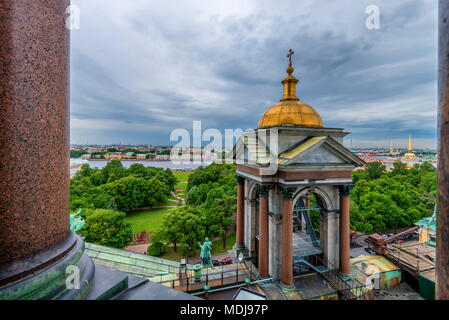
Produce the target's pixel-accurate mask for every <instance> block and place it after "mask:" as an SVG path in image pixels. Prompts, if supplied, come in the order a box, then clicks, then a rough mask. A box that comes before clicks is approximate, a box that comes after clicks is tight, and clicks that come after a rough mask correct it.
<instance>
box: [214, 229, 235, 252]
mask: <svg viewBox="0 0 449 320" xmlns="http://www.w3.org/2000/svg"><path fill="white" fill-rule="evenodd" d="M234 244H235V233H233V234H231V235H230V236H228V237H227V238H226V249H223V240H222V239H220V240H217V241H214V242H213V244H212V254H220V253H226V252H228V250H231V249H232V246H233V245H234Z"/></svg>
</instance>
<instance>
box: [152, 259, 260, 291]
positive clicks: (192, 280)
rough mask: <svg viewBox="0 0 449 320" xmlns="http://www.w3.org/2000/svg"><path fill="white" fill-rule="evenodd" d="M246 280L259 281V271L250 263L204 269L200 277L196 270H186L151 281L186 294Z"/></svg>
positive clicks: (154, 278)
mask: <svg viewBox="0 0 449 320" xmlns="http://www.w3.org/2000/svg"><path fill="white" fill-rule="evenodd" d="M246 279H250V280H251V281H254V280H256V279H258V274H257V270H256V268H255V267H254V266H253V264H252V263H250V262H245V263H237V264H232V265H222V266H219V267H214V268H212V269H211V268H207V269H203V270H201V274H200V275H198V274H197V275H195V270H192V269H187V268H186V269H185V270H184V271H182V272H181V271H180V272H179V273H178V274H171V275H165V276H160V277H153V278H151V281H153V282H156V283H159V284H162V285H165V286H167V287H170V288H173V289H176V290H180V291H184V292H196V291H201V290H203V289H204V286H209V287H210V288H217V287H227V286H230V285H233V284H238V283H243V282H245V280H246Z"/></svg>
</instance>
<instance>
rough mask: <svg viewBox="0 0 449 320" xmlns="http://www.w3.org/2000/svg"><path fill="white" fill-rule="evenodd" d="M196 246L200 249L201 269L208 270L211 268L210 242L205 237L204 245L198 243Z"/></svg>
mask: <svg viewBox="0 0 449 320" xmlns="http://www.w3.org/2000/svg"><path fill="white" fill-rule="evenodd" d="M198 245H199V246H200V248H201V255H200V257H201V266H202V267H203V268H208V267H211V266H212V255H211V251H212V242H211V241H209V238H207V237H206V239H204V243H203V244H201V242H198Z"/></svg>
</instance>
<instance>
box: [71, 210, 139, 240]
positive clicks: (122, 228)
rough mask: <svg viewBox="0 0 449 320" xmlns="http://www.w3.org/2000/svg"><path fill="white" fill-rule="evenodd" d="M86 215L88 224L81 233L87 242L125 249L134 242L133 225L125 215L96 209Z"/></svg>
mask: <svg viewBox="0 0 449 320" xmlns="http://www.w3.org/2000/svg"><path fill="white" fill-rule="evenodd" d="M82 214H83V213H82ZM84 214H85V220H86V223H85V225H84V227H83V228H82V229H81V230H80V231H79V233H80V234H81V235H82V236H84V237H85V241H86V242H91V243H95V244H99V245H104V246H108V247H113V248H118V249H123V248H124V247H126V246H127V245H128V243H129V242H131V241H132V239H133V236H132V228H131V223H129V222H128V221H127V220H126V219H125V218H126V215H125V213H123V212H120V211H114V210H105V209H95V210H93V211H90V212H84Z"/></svg>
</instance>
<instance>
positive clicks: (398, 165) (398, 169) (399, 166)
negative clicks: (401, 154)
mask: <svg viewBox="0 0 449 320" xmlns="http://www.w3.org/2000/svg"><path fill="white" fill-rule="evenodd" d="M391 173H392V174H393V175H398V174H406V173H407V164H406V163H403V162H395V163H393V170H392V171H391Z"/></svg>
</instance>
